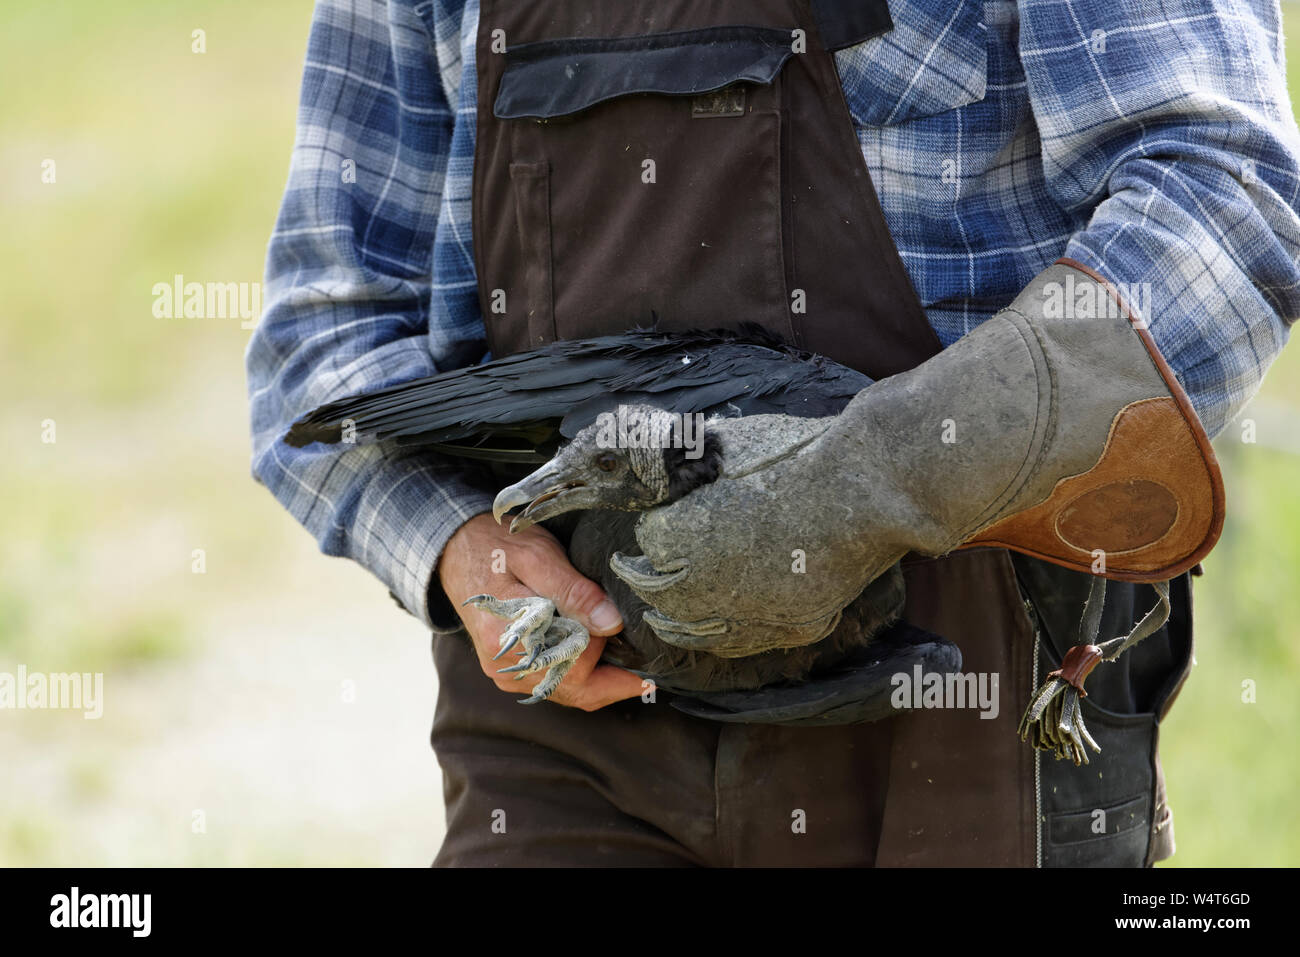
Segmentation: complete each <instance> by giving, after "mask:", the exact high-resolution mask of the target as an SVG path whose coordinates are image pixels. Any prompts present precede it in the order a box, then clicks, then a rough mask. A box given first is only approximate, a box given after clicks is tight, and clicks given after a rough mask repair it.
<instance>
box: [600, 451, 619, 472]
mask: <svg viewBox="0 0 1300 957" xmlns="http://www.w3.org/2000/svg"><path fill="white" fill-rule="evenodd" d="M596 468H598V469H600V470H601V471H602V472H612V471H614V469H616V468H618V456H617V455H615V454H614V453H613V452H601V453H600V454H599V455H597V456H596Z"/></svg>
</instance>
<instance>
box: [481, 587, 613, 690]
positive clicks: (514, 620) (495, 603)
mask: <svg viewBox="0 0 1300 957" xmlns="http://www.w3.org/2000/svg"><path fill="white" fill-rule="evenodd" d="M465 604H466V605H474V606H475V607H476V608H481V609H482V610H483V611H486V612H488V613H489V614H492V615H495V616H496V617H498V618H504V619H505V620H507V621H509V622H510V623H511V624H510V627H508V628H507V629H506V630H505V632H503V633H502V635H501V650H500V651H498V652H497V653H496V654H495V655H493V656H492V660H493V661H495V660H496V659H498V658H500V657H501V656H502V655H504V654H505V653H506V652H507V651H509V650H510V649H511V648H513V647H514V646H515V645H516V644H522V645H523V647H522V648H521V649H520V650H519V651H517V652H515V653H516V654H517V655H518V656H519V657H520V658H521V659H522V660H521V661H520V662H519V663H518V664H514V665H511V666H510V667H508V668H501V669H498V670H499V671H500V673H502V674H514V675H515V678H516V679H520V678H523V677H524V675H528V674H532V673H533V672H535V671H540V670H541V669H543V668H545V669H547V671H546V676H545V677H544V678H543V679H542V680H541V682H539V683H538V685H537V687H536V688H534V689H533V694H532V696H531V697H529V698H525V699H523V700H522V701H521V702H520V704H536V703H537V702H538V701H542V700H545V699H546V698H549V697H550V696H551V694H552V693H553V692H554V691H555V689H556V688H557V687H559V684H560V681H561V680H563V678H564V676H565V675H566V674H567V673H568V671H569V669H570V668H572V667H573V663H574V662H575V661H577V660H578V658H579V656H580V655H581V654H582V653H583V652H584V651H585V650H586V649H587V644H588V642H589V641H590V635H589V634H588V633H587V629H586V628H584V627H583V626H582V625H580V624H579V623H578V622H576V621H574V620H573V619H571V618H562V617H559V616H557V615H556V614H555V603H554V602H553V601H551V600H550V599H549V598H542V597H540V596H539V597H533V598H507V599H505V600H502V599H499V598H493V597H492V596H491V595H475V596H474V597H473V598H470V599H468V600H467V601H466V602H465Z"/></svg>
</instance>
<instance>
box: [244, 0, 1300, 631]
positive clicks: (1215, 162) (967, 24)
mask: <svg viewBox="0 0 1300 957" xmlns="http://www.w3.org/2000/svg"><path fill="white" fill-rule="evenodd" d="M889 7H890V11H891V13H892V15H893V19H894V24H895V29H894V30H893V31H892V32H890V33H888V34H886V35H884V36H881V37H877V38H874V39H872V40H869V41H867V42H866V43H863V44H861V45H860V46H857V47H852V48H849V49H847V50H843V51H840V52H839V53H837V54H836V58H837V61H838V66H839V71H840V76H841V79H842V82H843V86H844V91H845V96H846V98H847V100H848V103H849V107H850V110H851V112H852V114H853V117H854V121H855V126H856V128H857V133H858V139H859V142H860V143H861V146H862V151H863V155H864V156H865V157H866V161H867V166H868V167H869V169H870V171H871V175H872V179H873V181H874V182H875V186H876V190H877V192H878V193H879V196H880V200H881V204H882V206H883V207H884V212H885V217H886V220H887V221H888V223H889V227H890V230H891V231H892V233H893V236H894V240H895V242H896V243H897V245H898V248H899V251H900V253H901V254H902V259H903V262H904V264H905V265H906V267H907V270H908V272H909V274H910V276H911V279H912V283H913V285H914V286H915V288H916V291H917V293H918V294H919V296H920V299H921V302H922V303H923V305H924V306H925V308H926V311H927V315H928V317H929V320H930V322H931V324H932V325H933V326H934V328H935V330H936V332H937V333H938V335H939V337H940V339H941V340H942V341H943V343H944V344H945V345H948V344H950V343H952V342H953V341H955V340H956V339H958V338H960V337H961V336H962V335H963V334H965V333H966V332H968V331H969V330H970V329H972V328H973V327H974V326H976V325H978V324H979V323H980V322H982V321H983V320H984V319H986V318H988V317H989V316H990V315H992V314H993V313H994V312H996V311H997V310H998V309H999V308H1001V307H1003V306H1005V305H1006V304H1007V303H1009V302H1010V301H1011V299H1012V298H1014V296H1015V295H1016V294H1017V293H1018V292H1019V291H1020V290H1021V289H1022V288H1023V287H1024V286H1025V285H1027V284H1028V283H1029V281H1030V280H1031V279H1032V278H1033V277H1034V275H1035V274H1036V273H1038V272H1039V271H1040V270H1042V269H1043V268H1045V267H1046V266H1048V265H1049V264H1051V263H1052V261H1053V260H1055V259H1057V258H1058V257H1060V256H1062V255H1065V256H1071V257H1073V258H1074V259H1077V260H1079V261H1080V262H1082V263H1085V264H1087V265H1089V266H1091V267H1092V268H1093V269H1095V270H1097V271H1098V272H1099V273H1101V274H1102V275H1104V276H1106V277H1107V278H1108V279H1110V280H1111V281H1112V282H1115V283H1122V284H1131V283H1132V284H1139V288H1141V287H1142V286H1145V287H1146V288H1149V290H1150V295H1149V297H1148V298H1147V303H1148V308H1147V309H1146V311H1147V312H1148V313H1149V315H1145V316H1144V318H1145V319H1146V320H1147V322H1148V323H1149V324H1150V329H1151V333H1152V336H1153V337H1154V339H1155V341H1156V343H1157V345H1158V346H1159V348H1160V350H1161V351H1162V352H1163V354H1164V356H1165V358H1166V359H1167V360H1168V361H1169V364H1170V365H1171V366H1172V368H1173V369H1174V371H1175V373H1176V374H1177V375H1178V377H1179V379H1180V381H1181V382H1182V384H1183V387H1184V388H1185V389H1186V390H1187V392H1188V394H1189V395H1190V396H1191V399H1192V403H1193V405H1194V407H1195V408H1196V411H1197V414H1198V415H1199V416H1200V418H1201V421H1202V422H1203V423H1204V425H1205V427H1206V429H1207V430H1208V431H1209V432H1210V433H1211V434H1214V433H1217V432H1218V431H1220V430H1221V429H1223V428H1224V426H1225V425H1226V424H1227V423H1228V422H1229V421H1230V419H1231V418H1232V416H1234V415H1235V414H1236V413H1237V412H1238V411H1240V409H1241V408H1242V406H1243V405H1244V404H1245V402H1246V401H1247V400H1248V399H1249V398H1250V397H1251V396H1252V395H1253V394H1254V393H1255V391H1256V390H1257V389H1258V387H1259V384H1260V381H1261V380H1262V378H1263V375H1264V372H1265V370H1266V369H1267V368H1268V366H1269V364H1270V363H1271V362H1272V361H1273V359H1274V358H1275V357H1276V356H1277V354H1278V352H1279V350H1280V349H1281V348H1282V345H1283V343H1284V342H1285V341H1286V338H1287V333H1288V330H1289V327H1290V324H1291V322H1292V321H1293V320H1294V319H1295V317H1296V315H1297V314H1298V313H1300V268H1298V266H1297V260H1298V258H1300V216H1298V215H1297V209H1298V205H1297V192H1298V191H1300V169H1298V168H1297V163H1298V161H1300V134H1298V133H1297V129H1296V125H1295V121H1294V119H1293V117H1292V113H1291V107H1290V104H1289V102H1288V99H1287V92H1286V86H1285V82H1284V70H1283V47H1282V34H1281V22H1280V15H1279V10H1278V6H1277V2H1276V0H1162V2H1160V3H1152V2H1147V0H1141V2H1140V0H1019V2H1017V0H986V2H980V0H961V2H953V0H889ZM477 27H478V0H420V2H405V0H389V2H383V0H319V2H318V4H317V7H316V12H315V17H314V22H313V24H312V29H311V37H310V43H309V45H308V50H307V62H306V67H305V72H304V77H303V85H302V98H301V105H300V108H299V113H298V133H297V142H296V144H295V147H294V151H293V159H292V163H291V165H290V170H289V180H288V185H287V186H286V188H285V193H284V200H283V205H282V207H281V210H280V215H279V219H278V221H277V223H276V227H275V232H274V234H273V235H272V237H271V243H270V249H269V253H268V257H267V284H266V295H267V303H268V305H267V309H266V312H265V315H264V316H263V318H262V321H261V323H260V325H259V326H258V328H257V330H256V332H255V334H254V335H253V338H252V341H251V342H250V344H249V348H248V357H247V365H248V376H249V390H250V393H251V397H252V431H253V471H254V474H255V476H256V477H257V478H258V479H259V480H260V481H261V482H263V483H265V484H266V486H267V487H268V488H270V490H271V491H272V492H273V493H274V494H275V496H276V497H277V498H278V499H279V500H280V502H281V503H282V504H283V505H284V506H285V507H286V508H287V509H288V510H289V511H290V512H291V513H292V514H293V515H294V517H295V518H297V519H298V520H299V521H301V522H302V523H303V524H304V525H305V526H306V527H307V528H308V529H309V530H310V531H311V533H312V534H313V535H314V536H316V539H317V541H318V542H319V544H320V547H321V549H322V550H323V551H324V552H326V553H328V554H330V555H346V556H348V557H350V558H352V559H354V560H356V561H357V562H359V563H361V564H362V565H364V566H365V567H366V568H368V569H370V570H371V571H372V572H373V573H374V574H375V575H376V576H378V577H379V578H380V579H381V580H382V581H383V582H384V583H385V584H386V585H387V586H388V587H389V589H390V590H391V591H392V592H393V593H394V595H395V596H396V597H397V598H398V599H399V600H400V601H401V603H402V604H403V605H404V606H405V607H406V608H407V609H408V610H409V611H411V612H412V613H413V614H415V615H417V616H418V617H420V618H422V619H423V620H424V621H425V622H426V623H432V624H434V625H435V626H436V625H439V624H442V623H443V622H442V620H441V619H442V617H443V614H445V609H444V610H440V611H438V610H435V614H434V615H433V620H432V621H431V616H430V608H429V605H428V585H429V583H430V579H431V576H432V574H433V570H434V568H435V566H436V563H437V560H438V556H439V554H440V553H441V551H442V548H443V546H444V544H445V543H446V541H447V540H448V539H449V538H450V537H451V535H452V533H453V532H454V531H455V530H456V529H457V528H458V527H459V526H460V525H461V523H463V522H464V521H465V520H466V519H468V518H469V517H471V516H473V515H475V514H478V513H480V512H485V511H488V510H489V509H490V505H491V494H490V491H489V490H483V489H479V488H475V487H473V486H471V485H470V484H468V483H467V482H466V481H465V479H464V478H463V477H461V476H460V475H459V474H458V473H457V468H456V466H455V465H454V464H453V463H450V462H447V461H443V460H440V459H438V458H436V457H434V456H432V455H430V454H428V453H427V452H421V451H418V450H410V449H405V450H403V449H397V448H392V447H387V446H370V447H346V448H338V447H326V446H320V445H313V446H311V447H309V448H305V449H293V448H290V447H289V446H286V445H284V444H283V443H281V442H280V439H281V437H282V436H283V435H284V433H285V431H286V429H287V427H288V425H289V423H290V422H292V421H293V420H294V419H295V418H297V417H298V416H299V415H301V414H302V413H304V412H306V411H307V410H309V409H311V408H313V407H315V406H317V405H319V404H321V403H323V402H327V401H329V400H331V399H337V398H340V397H343V396H347V395H353V394H356V393H360V392H365V391H368V390H371V389H375V388H378V387H381V386H385V385H391V384H394V383H399V382H403V381H405V380H409V379H412V378H415V377H417V376H424V375H429V374H431V373H434V372H437V371H440V370H445V369H451V368H456V367H458V366H462V365H466V364H469V363H473V362H477V361H479V360H480V359H481V358H482V357H483V355H484V351H485V344H484V334H483V323H482V318H481V316H480V312H479V305H478V299H477V287H476V283H475V273H474V262H473V255H472V252H471V243H470V230H471V225H472V224H471V222H470V191H471V181H472V166H473V154H474V128H475V105H476V104H475V99H476V88H475V82H474V77H475V65H474V47H475V34H476V31H477ZM1147 284H1149V285H1147ZM436 591H437V590H436V589H435V595H436ZM448 623H449V622H448Z"/></svg>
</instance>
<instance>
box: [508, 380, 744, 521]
mask: <svg viewBox="0 0 1300 957" xmlns="http://www.w3.org/2000/svg"><path fill="white" fill-rule="evenodd" d="M721 469H722V442H721V439H720V438H719V437H718V434H717V432H716V431H715V430H713V429H711V428H710V427H709V426H708V425H707V424H706V423H705V422H704V420H703V416H698V417H693V418H690V419H689V420H688V419H686V418H685V417H683V416H681V415H678V414H677V413H673V412H665V411H663V410H662V409H656V408H653V407H651V406H643V405H627V406H620V407H619V408H618V410H617V411H616V412H610V413H604V414H602V416H601V417H600V418H598V419H597V421H596V422H594V423H592V424H591V425H589V426H587V427H586V428H584V429H583V430H582V431H580V432H579V433H578V434H577V435H575V436H574V437H573V441H572V442H570V443H569V444H568V445H566V446H565V447H564V448H562V449H561V450H560V451H559V452H558V453H557V454H556V456H555V458H553V459H551V461H549V462H547V463H546V464H545V465H543V466H542V467H541V468H539V469H538V470H537V471H536V472H534V473H533V474H532V475H529V476H528V477H527V478H525V479H523V480H522V481H520V482H517V483H515V484H514V485H511V486H509V487H508V488H504V489H502V490H501V492H500V493H499V494H498V495H497V497H496V501H495V502H493V503H492V514H493V516H494V517H495V518H496V520H497V521H498V522H500V521H501V518H502V516H503V515H505V513H506V512H509V511H510V510H511V509H513V508H517V507H519V506H521V505H523V506H525V508H524V510H523V511H522V512H520V513H519V515H517V516H516V517H515V519H514V521H513V522H511V523H510V530H511V531H512V532H517V531H519V530H520V529H524V528H527V527H528V526H529V525H535V524H536V523H537V522H541V521H544V520H545V519H548V518H553V517H555V516H556V515H561V514H563V513H565V512H573V511H578V510H581V509H592V508H605V509H623V510H627V511H641V510H643V509H647V508H651V507H653V506H655V505H661V504H664V503H666V502H671V501H674V500H676V499H678V498H681V497H682V496H683V495H685V494H687V493H688V492H690V491H691V490H692V489H695V488H698V487H699V486H701V485H704V484H706V483H708V482H712V481H713V480H714V479H716V478H717V477H718V474H719V473H720V472H721Z"/></svg>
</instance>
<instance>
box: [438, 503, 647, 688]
mask: <svg viewBox="0 0 1300 957" xmlns="http://www.w3.org/2000/svg"><path fill="white" fill-rule="evenodd" d="M497 549H501V550H502V552H504V553H505V562H504V567H505V571H504V572H494V571H493V570H492V568H493V564H494V560H493V552H494V551H496V550H497ZM438 580H439V581H440V582H441V583H442V587H443V590H444V591H445V592H446V593H447V597H448V598H450V599H451V601H452V604H453V605H455V606H456V608H457V610H458V612H459V614H460V617H461V620H462V621H464V622H465V627H466V629H467V630H468V631H469V634H470V637H471V638H473V640H474V649H475V651H476V652H477V653H478V658H479V664H480V665H481V666H482V668H483V672H484V674H486V675H487V676H488V677H489V678H491V679H492V680H493V682H494V683H495V684H496V686H497V687H498V688H500V689H501V690H502V691H508V692H510V693H511V694H514V695H518V694H520V693H521V692H522V693H524V694H528V693H529V692H531V691H532V689H533V688H534V687H535V686H536V685H537V684H538V682H539V681H541V679H542V675H541V674H532V675H528V676H526V677H525V678H524V679H523V680H521V681H516V680H515V679H514V676H513V675H509V674H505V675H503V674H498V673H497V669H498V668H502V667H505V666H506V665H507V664H508V662H507V661H506V660H505V659H500V660H497V661H493V660H492V656H493V655H495V654H496V653H497V651H498V650H499V649H500V640H501V633H502V632H503V631H505V629H506V627H507V625H508V623H507V622H504V621H502V620H501V619H500V618H497V617H495V616H493V615H490V614H488V613H487V612H485V611H481V610H479V609H477V608H474V607H472V606H471V607H461V606H462V603H463V602H464V601H465V600H466V599H467V598H470V597H471V596H474V595H480V594H490V595H493V596H495V597H497V598H502V599H506V598H524V597H530V596H533V595H542V596H544V597H546V598H549V599H551V600H552V601H553V602H555V605H556V610H557V611H558V612H559V614H561V615H563V616H564V617H566V618H574V619H577V620H578V621H579V622H581V623H582V624H583V625H584V626H585V627H586V628H587V630H588V631H589V632H591V643H590V644H589V645H588V646H587V650H586V651H584V652H583V653H582V656H581V657H580V658H578V660H577V661H576V662H575V663H574V665H573V668H572V669H571V670H570V671H569V673H568V674H567V675H565V676H564V680H563V681H562V682H561V683H560V686H559V687H558V688H557V689H556V691H555V693H554V694H552V695H551V697H550V698H549V699H548V700H550V701H554V702H557V703H558V704H562V705H568V706H569V707H573V708H581V709H582V710H583V711H595V710H596V709H597V708H603V707H604V706H605V705H607V704H613V703H614V702H615V701H622V700H624V699H625V698H635V697H637V696H638V695H640V694H641V693H642V691H643V688H642V681H641V679H640V678H639V677H637V676H636V675H634V674H633V673H632V672H630V671H627V670H625V669H623V668H616V667H614V666H613V665H603V664H597V662H599V661H600V656H601V653H602V652H603V651H604V650H605V639H606V637H608V636H609V635H615V634H617V633H618V632H619V631H621V630H622V628H623V619H622V617H621V616H620V615H619V613H618V609H617V608H616V607H615V606H614V603H613V602H612V601H610V600H609V599H608V598H607V597H606V596H605V592H604V591H603V590H602V589H601V587H600V586H599V585H597V584H596V583H595V582H593V581H592V580H591V579H589V578H584V577H583V576H582V575H580V574H578V572H577V570H576V569H575V568H574V567H573V566H572V565H571V564H569V558H568V556H567V555H566V554H565V553H564V548H563V547H562V546H561V545H560V543H559V542H558V541H557V540H556V538H555V536H554V535H552V534H551V533H550V532H548V531H546V529H544V528H542V527H540V526H537V525H534V526H532V527H531V528H527V529H524V530H523V531H520V532H518V533H516V534H514V535H511V534H510V533H509V532H508V531H507V530H506V529H505V528H502V527H501V526H500V525H498V524H497V523H496V522H495V521H494V520H493V518H492V516H491V515H477V516H475V517H474V518H471V519H470V520H469V521H468V522H466V523H465V524H464V525H462V526H461V527H460V529H459V530H458V531H457V532H456V534H455V535H453V536H452V537H451V540H450V541H448V542H447V547H446V548H445V549H443V553H442V559H441V560H440V561H439V562H438Z"/></svg>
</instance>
